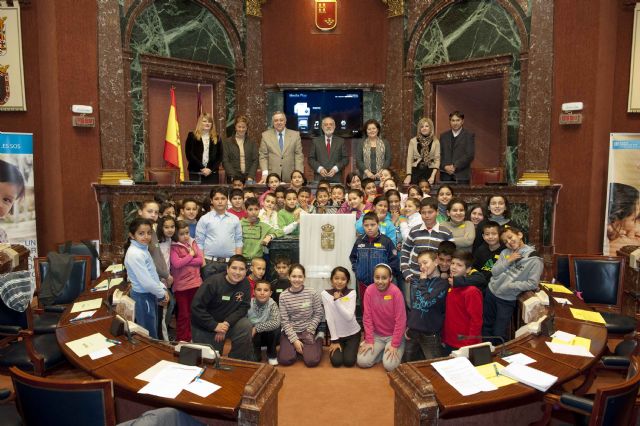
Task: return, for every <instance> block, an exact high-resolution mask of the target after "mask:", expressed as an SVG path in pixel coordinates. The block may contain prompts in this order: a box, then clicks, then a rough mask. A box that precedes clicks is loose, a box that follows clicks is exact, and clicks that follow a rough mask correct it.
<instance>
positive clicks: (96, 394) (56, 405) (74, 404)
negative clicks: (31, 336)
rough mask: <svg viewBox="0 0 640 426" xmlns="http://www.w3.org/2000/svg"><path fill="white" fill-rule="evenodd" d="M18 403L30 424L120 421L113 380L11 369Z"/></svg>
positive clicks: (101, 423) (94, 423)
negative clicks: (38, 374) (58, 377)
mask: <svg viewBox="0 0 640 426" xmlns="http://www.w3.org/2000/svg"><path fill="white" fill-rule="evenodd" d="M9 371H10V373H11V380H12V381H13V387H14V390H15V394H16V406H17V408H18V411H19V412H20V416H21V417H22V420H23V421H24V423H25V424H27V425H46V426H56V425H92V426H94V425H95V426H99V425H105V426H112V425H115V423H116V415H115V404H114V397H113V382H112V381H111V380H88V381H85V380H56V379H45V378H41V377H35V376H32V375H30V374H27V373H24V372H22V371H20V370H19V369H17V368H11V369H9Z"/></svg>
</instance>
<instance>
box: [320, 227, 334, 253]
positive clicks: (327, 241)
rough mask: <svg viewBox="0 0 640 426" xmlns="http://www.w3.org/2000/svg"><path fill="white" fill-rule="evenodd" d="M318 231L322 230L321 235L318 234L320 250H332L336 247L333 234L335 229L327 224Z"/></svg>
mask: <svg viewBox="0 0 640 426" xmlns="http://www.w3.org/2000/svg"><path fill="white" fill-rule="evenodd" d="M320 229H322V233H321V234H320V248H322V250H333V249H334V248H335V246H336V233H335V232H334V230H335V229H336V227H335V226H333V225H330V224H328V223H327V224H325V225H322V226H321V227H320Z"/></svg>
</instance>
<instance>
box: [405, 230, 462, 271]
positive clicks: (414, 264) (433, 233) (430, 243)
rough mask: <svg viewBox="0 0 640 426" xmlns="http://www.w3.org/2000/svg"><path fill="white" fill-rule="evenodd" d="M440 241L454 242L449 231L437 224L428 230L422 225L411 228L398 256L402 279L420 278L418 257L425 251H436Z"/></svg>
mask: <svg viewBox="0 0 640 426" xmlns="http://www.w3.org/2000/svg"><path fill="white" fill-rule="evenodd" d="M442 241H454V239H453V235H452V234H451V231H450V230H449V229H447V228H445V227H444V226H441V224H439V223H438V224H436V225H435V226H434V227H433V228H431V229H430V230H429V229H427V227H426V225H425V224H424V223H423V224H422V225H420V226H416V227H414V228H412V229H411V231H409V235H407V238H406V239H405V240H404V244H403V245H402V253H401V254H400V272H402V275H403V276H404V278H405V279H407V278H411V277H413V276H414V275H415V276H416V277H418V276H420V266H419V265H418V255H419V254H420V253H422V252H423V251H426V250H434V251H435V250H438V246H439V245H440V243H441V242H442Z"/></svg>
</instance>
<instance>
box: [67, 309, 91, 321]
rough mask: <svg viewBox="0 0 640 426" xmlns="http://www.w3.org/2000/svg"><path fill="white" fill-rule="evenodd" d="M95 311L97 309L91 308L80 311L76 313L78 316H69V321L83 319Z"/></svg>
mask: <svg viewBox="0 0 640 426" xmlns="http://www.w3.org/2000/svg"><path fill="white" fill-rule="evenodd" d="M96 312H98V311H97V310H93V311H84V312H80V313H79V314H78V316H76V317H73V318H71V319H70V320H69V321H71V322H73V321H80V320H83V319H85V318H90V317H92V316H93V314H95V313H96Z"/></svg>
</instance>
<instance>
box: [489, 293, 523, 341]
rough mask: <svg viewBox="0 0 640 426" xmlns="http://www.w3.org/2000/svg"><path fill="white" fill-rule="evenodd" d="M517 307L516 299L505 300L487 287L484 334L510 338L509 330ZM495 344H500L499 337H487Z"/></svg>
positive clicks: (505, 338)
mask: <svg viewBox="0 0 640 426" xmlns="http://www.w3.org/2000/svg"><path fill="white" fill-rule="evenodd" d="M515 308H516V301H515V300H504V299H500V298H499V297H496V296H495V295H494V294H493V293H492V292H491V290H489V289H487V291H486V293H485V295H484V302H483V304H482V335H483V336H500V337H502V338H503V339H504V340H505V341H507V340H509V336H507V332H508V330H509V325H511V318H512V317H513V311H514V310H515ZM485 340H486V341H491V342H492V343H493V344H494V345H500V344H502V342H501V341H500V340H499V339H485Z"/></svg>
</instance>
